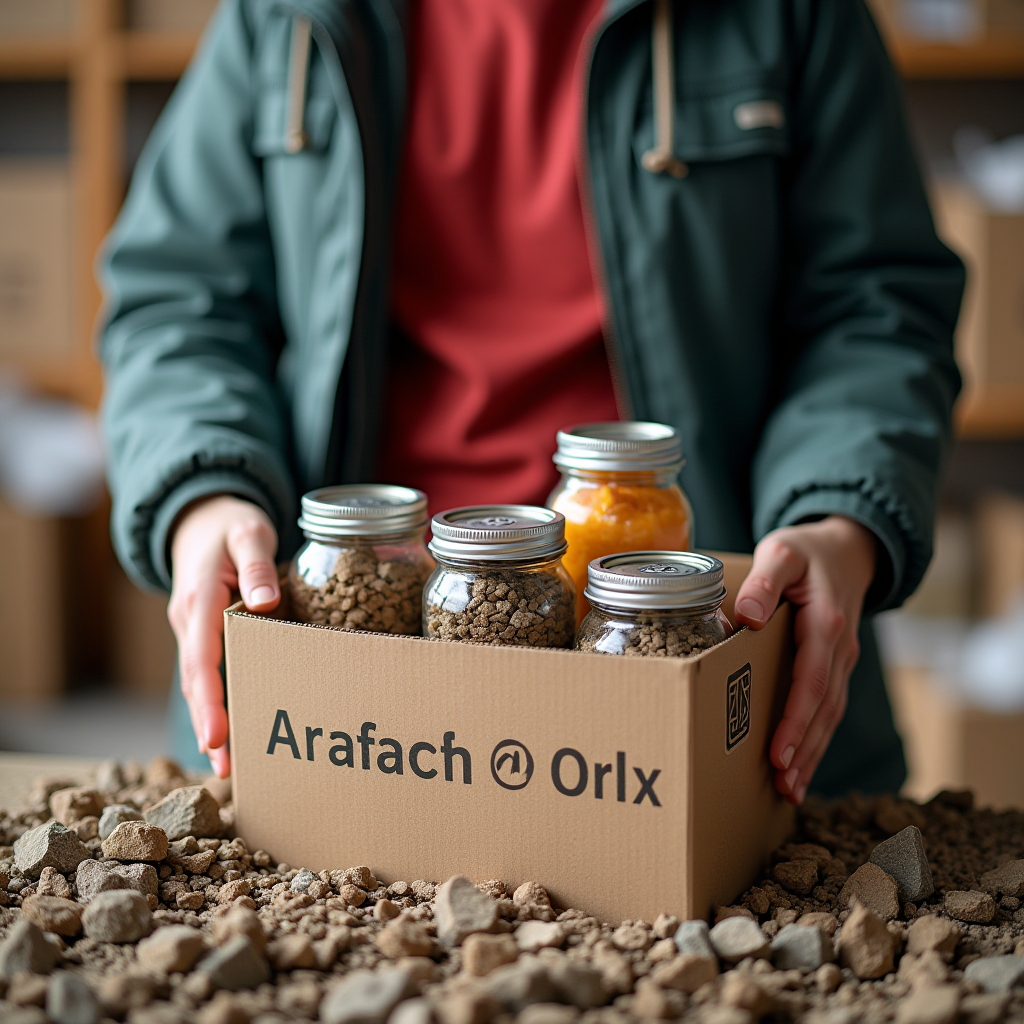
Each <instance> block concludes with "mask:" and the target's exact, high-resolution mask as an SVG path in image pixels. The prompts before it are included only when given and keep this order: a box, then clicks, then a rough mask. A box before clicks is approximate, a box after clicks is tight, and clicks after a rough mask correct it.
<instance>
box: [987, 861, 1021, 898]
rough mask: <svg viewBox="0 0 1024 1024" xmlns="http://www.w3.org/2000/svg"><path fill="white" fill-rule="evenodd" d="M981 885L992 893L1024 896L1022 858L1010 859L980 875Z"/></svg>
mask: <svg viewBox="0 0 1024 1024" xmlns="http://www.w3.org/2000/svg"><path fill="white" fill-rule="evenodd" d="M981 887H982V888H983V889H985V890H987V891H988V892H991V893H993V894H994V895H1000V896H1024V860H1011V861H1009V862H1008V863H1006V864H1004V865H1003V866H1002V867H999V868H996V869H995V871H987V872H986V873H985V874H983V875H982V876H981Z"/></svg>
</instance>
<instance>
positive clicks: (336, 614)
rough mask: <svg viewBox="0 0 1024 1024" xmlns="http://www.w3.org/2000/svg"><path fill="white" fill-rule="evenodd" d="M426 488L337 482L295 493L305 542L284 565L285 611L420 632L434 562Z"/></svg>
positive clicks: (380, 629)
mask: <svg viewBox="0 0 1024 1024" xmlns="http://www.w3.org/2000/svg"><path fill="white" fill-rule="evenodd" d="M426 526H427V496H426V495H425V494H424V493H423V492H422V491H417V490H414V489H413V488H411V487H395V486H392V485H389V484H345V485H343V486H338V487H322V488H320V489H319V490H316V491H310V492H309V493H308V494H304V495H303V496H302V515H301V516H300V517H299V527H300V528H301V530H302V532H303V534H304V535H305V537H306V543H305V544H304V545H303V546H302V547H301V548H300V549H299V552H298V554H297V555H296V556H295V558H294V559H293V560H292V564H291V566H290V568H289V570H288V590H289V596H290V599H291V614H292V617H293V618H295V619H297V620H298V621H299V622H313V623H318V624H320V625H323V626H334V627H336V628H337V629H365V630H370V631H372V632H375V633H399V634H402V635H404V636H414V635H418V634H419V632H420V603H421V600H422V596H423V584H424V583H425V582H426V580H427V577H428V576H429V575H430V573H431V571H432V570H433V568H434V560H433V559H432V558H431V557H430V554H429V552H428V551H427V546H426V542H425V538H424V534H425V531H426Z"/></svg>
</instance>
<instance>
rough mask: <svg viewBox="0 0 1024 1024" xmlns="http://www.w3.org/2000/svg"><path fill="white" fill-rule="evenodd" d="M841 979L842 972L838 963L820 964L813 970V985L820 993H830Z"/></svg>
mask: <svg viewBox="0 0 1024 1024" xmlns="http://www.w3.org/2000/svg"><path fill="white" fill-rule="evenodd" d="M842 981H843V972H842V971H841V970H840V968H839V965H838V964H822V965H821V967H819V968H818V969H817V970H816V971H815V972H814V987H815V988H816V989H817V990H818V991H819V992H821V993H822V995H826V996H827V995H831V994H832V993H833V992H835V990H836V989H837V988H839V986H840V984H842Z"/></svg>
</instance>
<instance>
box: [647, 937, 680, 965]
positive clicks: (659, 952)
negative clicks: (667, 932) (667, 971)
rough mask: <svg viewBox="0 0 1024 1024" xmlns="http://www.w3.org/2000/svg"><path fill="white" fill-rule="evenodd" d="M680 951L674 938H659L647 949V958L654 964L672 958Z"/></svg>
mask: <svg viewBox="0 0 1024 1024" xmlns="http://www.w3.org/2000/svg"><path fill="white" fill-rule="evenodd" d="M678 952H679V950H678V949H676V944H675V942H674V941H673V940H672V939H658V941H657V942H656V943H655V944H654V945H653V946H651V948H650V949H649V950H648V951H647V959H648V960H649V961H650V962H651V963H652V964H660V963H662V962H663V961H665V960H671V959H672V957H674V956H675V955H676V954H677V953H678Z"/></svg>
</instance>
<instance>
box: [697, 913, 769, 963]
mask: <svg viewBox="0 0 1024 1024" xmlns="http://www.w3.org/2000/svg"><path fill="white" fill-rule="evenodd" d="M708 938H710V940H711V946H712V948H713V949H714V951H715V952H716V953H717V954H718V958H719V959H720V960H724V961H725V962H726V963H729V964H738V963H739V962H740V961H741V960H745V959H746V958H747V957H748V956H749V957H753V958H754V959H755V960H756V959H764V958H766V957H767V956H768V954H769V950H770V947H769V945H768V938H767V937H766V936H765V934H764V932H763V931H761V926H760V925H759V924H758V923H757V922H756V921H751V920H750V918H749V917H727V918H726V919H725V920H724V921H719V922H718V924H716V925H715V927H714V928H712V929H711V931H710V932H709V933H708Z"/></svg>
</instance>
